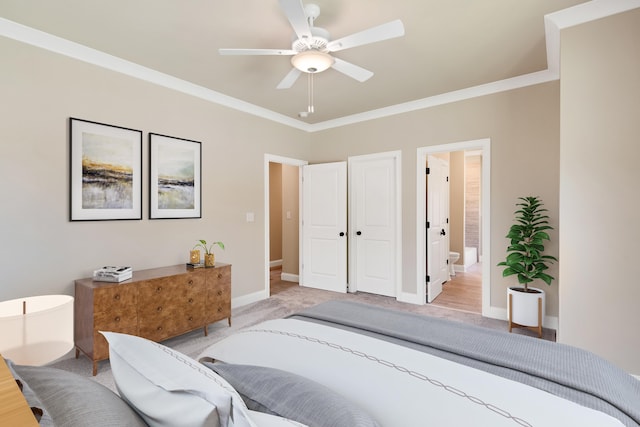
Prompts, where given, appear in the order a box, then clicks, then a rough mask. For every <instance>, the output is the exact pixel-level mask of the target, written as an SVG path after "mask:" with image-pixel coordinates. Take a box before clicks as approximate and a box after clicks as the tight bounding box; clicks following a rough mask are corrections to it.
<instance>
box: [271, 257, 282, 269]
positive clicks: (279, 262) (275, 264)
mask: <svg viewBox="0 0 640 427" xmlns="http://www.w3.org/2000/svg"><path fill="white" fill-rule="evenodd" d="M281 265H282V260H281V259H274V260H273V261H270V262H269V268H273V267H280V266H281Z"/></svg>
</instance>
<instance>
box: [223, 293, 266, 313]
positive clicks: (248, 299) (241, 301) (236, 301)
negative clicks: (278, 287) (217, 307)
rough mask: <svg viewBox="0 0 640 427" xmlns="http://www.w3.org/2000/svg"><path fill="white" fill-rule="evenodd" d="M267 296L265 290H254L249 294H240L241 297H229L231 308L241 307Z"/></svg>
mask: <svg viewBox="0 0 640 427" xmlns="http://www.w3.org/2000/svg"><path fill="white" fill-rule="evenodd" d="M267 298H269V295H267V291H266V290H262V291H258V292H254V293H252V294H249V295H242V296H241V297H235V298H232V299H231V308H232V309H233V308H237V307H242V306H245V305H248V304H252V303H254V302H258V301H262V300H263V299H267Z"/></svg>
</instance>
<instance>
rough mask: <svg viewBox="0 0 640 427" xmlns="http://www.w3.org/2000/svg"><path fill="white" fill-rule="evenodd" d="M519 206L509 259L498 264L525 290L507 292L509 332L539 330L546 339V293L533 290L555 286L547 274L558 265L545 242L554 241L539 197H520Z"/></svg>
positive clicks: (511, 237)
mask: <svg viewBox="0 0 640 427" xmlns="http://www.w3.org/2000/svg"><path fill="white" fill-rule="evenodd" d="M518 199H519V200H521V201H520V202H518V203H516V206H519V208H518V209H517V210H516V211H515V224H513V225H512V226H511V228H510V229H509V233H508V234H507V236H506V237H507V238H508V239H510V244H509V246H508V247H507V258H506V259H505V260H504V261H502V262H500V263H498V265H499V266H503V267H505V269H504V271H503V272H502V276H503V277H507V276H511V275H516V276H517V278H518V283H519V284H520V285H522V286H511V287H509V288H508V289H507V308H508V312H509V331H511V328H512V326H516V327H518V326H525V327H531V328H535V329H536V330H537V331H538V335H539V336H542V320H543V319H544V314H545V292H544V290H542V289H539V288H534V287H531V286H529V283H531V282H533V281H534V280H542V281H543V282H545V283H546V284H547V285H551V282H552V281H553V280H554V277H552V276H550V275H549V274H547V273H546V271H547V270H548V269H549V264H551V263H553V262H554V261H557V259H556V258H555V257H554V256H551V255H545V254H544V241H545V240H550V239H549V234H548V233H547V230H552V229H553V228H552V227H551V226H550V225H549V217H548V216H547V215H546V214H545V212H547V209H544V208H543V207H542V206H543V204H542V201H541V200H540V199H539V198H538V197H533V196H529V197H519V198H518Z"/></svg>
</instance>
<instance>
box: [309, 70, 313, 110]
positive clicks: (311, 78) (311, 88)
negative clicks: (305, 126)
mask: <svg viewBox="0 0 640 427" xmlns="http://www.w3.org/2000/svg"><path fill="white" fill-rule="evenodd" d="M309 112H310V113H313V73H309Z"/></svg>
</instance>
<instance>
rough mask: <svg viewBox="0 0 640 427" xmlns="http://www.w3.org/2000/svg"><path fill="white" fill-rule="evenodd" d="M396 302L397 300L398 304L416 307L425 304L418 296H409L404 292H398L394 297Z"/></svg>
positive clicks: (423, 299)
mask: <svg viewBox="0 0 640 427" xmlns="http://www.w3.org/2000/svg"><path fill="white" fill-rule="evenodd" d="M396 300H398V302H406V303H408V304H417V305H423V304H424V303H425V297H423V298H420V296H419V295H416V294H409V293H406V292H400V293H399V294H398V295H397V296H396Z"/></svg>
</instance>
